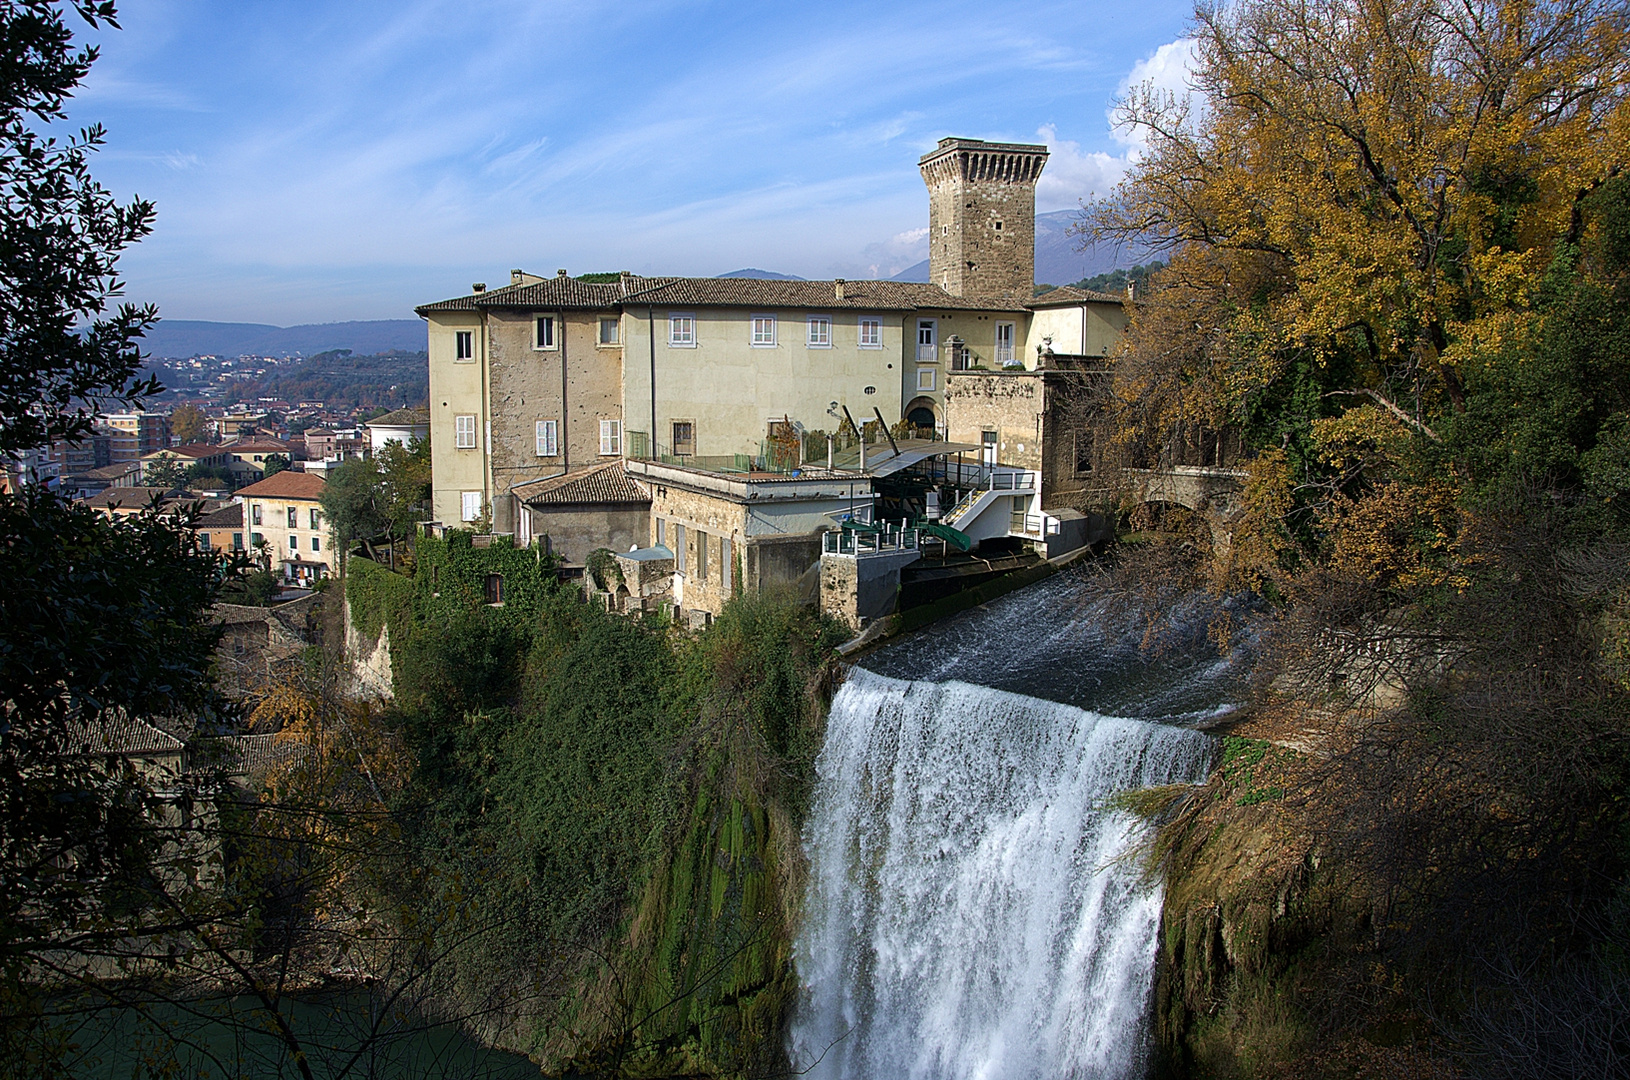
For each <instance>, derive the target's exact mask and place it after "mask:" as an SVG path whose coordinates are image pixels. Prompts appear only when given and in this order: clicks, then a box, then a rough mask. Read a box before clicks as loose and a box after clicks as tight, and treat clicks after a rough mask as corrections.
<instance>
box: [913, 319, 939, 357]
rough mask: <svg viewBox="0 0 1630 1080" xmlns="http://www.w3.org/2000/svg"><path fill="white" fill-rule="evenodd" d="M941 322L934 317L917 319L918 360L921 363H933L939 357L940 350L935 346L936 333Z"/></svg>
mask: <svg viewBox="0 0 1630 1080" xmlns="http://www.w3.org/2000/svg"><path fill="white" fill-rule="evenodd" d="M938 331H939V323H938V322H937V321H935V320H934V319H918V320H917V362H918V363H919V364H932V363H933V362H934V361H935V360H937V359H939V350H938V349H937V348H935V340H936V337H935V336H936V334H937V333H938Z"/></svg>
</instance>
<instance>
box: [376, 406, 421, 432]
mask: <svg viewBox="0 0 1630 1080" xmlns="http://www.w3.org/2000/svg"><path fill="white" fill-rule="evenodd" d="M428 423H430V409H429V407H428V406H427V407H423V408H412V407H409V408H406V409H397V410H396V411H395V412H388V413H386V414H385V415H383V416H376V417H374V418H373V419H372V420H369V421H367V422H366V423H365V424H364V425H363V426H364V427H411V426H413V425H414V424H428Z"/></svg>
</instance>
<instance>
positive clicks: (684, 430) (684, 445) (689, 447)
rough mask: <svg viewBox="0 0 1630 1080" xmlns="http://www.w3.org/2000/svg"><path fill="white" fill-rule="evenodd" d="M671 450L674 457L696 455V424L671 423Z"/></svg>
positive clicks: (683, 421)
mask: <svg viewBox="0 0 1630 1080" xmlns="http://www.w3.org/2000/svg"><path fill="white" fill-rule="evenodd" d="M673 435H674V439H673V448H674V453H675V454H676V455H679V454H686V455H688V454H694V453H696V422H695V421H693V420H675V421H674V422H673Z"/></svg>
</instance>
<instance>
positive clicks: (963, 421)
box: [945, 371, 1046, 469]
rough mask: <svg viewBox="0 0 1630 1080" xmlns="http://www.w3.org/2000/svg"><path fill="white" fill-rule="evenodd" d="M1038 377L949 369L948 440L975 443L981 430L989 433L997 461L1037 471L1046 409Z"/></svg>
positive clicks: (1021, 372)
mask: <svg viewBox="0 0 1630 1080" xmlns="http://www.w3.org/2000/svg"><path fill="white" fill-rule="evenodd" d="M1043 378H1044V377H1043V375H1042V373H1040V372H1030V371H1016V372H1005V373H1002V374H996V373H991V372H978V371H957V372H952V373H951V378H950V386H949V389H948V390H947V391H946V395H945V412H946V422H947V424H948V426H949V433H950V440H951V441H952V442H961V443H972V444H974V445H975V446H978V445H980V443H981V439H982V438H983V433H984V432H986V431H994V432H996V439H997V444H996V445H997V451H996V458H997V461H999V462H1000V463H1001V464H1003V465H1018V466H1021V467H1023V468H1026V469H1040V468H1041V467H1042V413H1043V411H1044V410H1045V408H1046V389H1045V386H1044V382H1043Z"/></svg>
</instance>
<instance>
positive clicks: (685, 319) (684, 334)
mask: <svg viewBox="0 0 1630 1080" xmlns="http://www.w3.org/2000/svg"><path fill="white" fill-rule="evenodd" d="M668 344H669V345H671V346H673V347H675V348H680V349H694V348H695V347H696V317H695V316H694V315H669V316H668Z"/></svg>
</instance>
